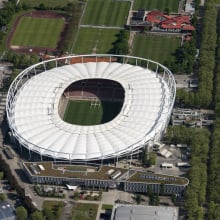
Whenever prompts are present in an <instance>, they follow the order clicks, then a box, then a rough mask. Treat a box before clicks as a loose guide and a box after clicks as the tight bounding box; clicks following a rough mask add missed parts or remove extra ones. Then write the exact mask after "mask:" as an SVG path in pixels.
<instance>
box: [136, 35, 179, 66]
mask: <svg viewBox="0 0 220 220" xmlns="http://www.w3.org/2000/svg"><path fill="white" fill-rule="evenodd" d="M178 46H180V38H176V37H170V36H162V35H161V36H156V35H146V34H137V35H136V36H135V38H134V45H133V50H132V55H133V56H138V57H143V58H147V59H150V60H154V61H158V62H160V63H162V64H163V63H164V61H169V60H174V56H173V55H172V53H174V52H175V50H176V48H177V47H178Z"/></svg>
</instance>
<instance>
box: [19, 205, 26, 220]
mask: <svg viewBox="0 0 220 220" xmlns="http://www.w3.org/2000/svg"><path fill="white" fill-rule="evenodd" d="M16 216H17V218H18V220H26V219H27V216H28V214H27V210H26V209H25V208H24V207H23V206H19V207H17V208H16Z"/></svg>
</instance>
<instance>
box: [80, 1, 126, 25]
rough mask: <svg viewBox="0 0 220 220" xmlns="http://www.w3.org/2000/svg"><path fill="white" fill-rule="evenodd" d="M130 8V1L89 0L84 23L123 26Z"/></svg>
mask: <svg viewBox="0 0 220 220" xmlns="http://www.w3.org/2000/svg"><path fill="white" fill-rule="evenodd" d="M129 9H130V2H128V1H115V0H114V1H112V0H88V2H87V6H86V10H85V13H84V16H83V19H82V24H90V25H106V26H120V27H123V26H124V24H126V21H127V17H128V12H129Z"/></svg>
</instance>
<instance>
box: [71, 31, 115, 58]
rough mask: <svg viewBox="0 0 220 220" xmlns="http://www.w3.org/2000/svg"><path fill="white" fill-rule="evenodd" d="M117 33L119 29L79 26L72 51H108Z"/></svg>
mask: <svg viewBox="0 0 220 220" xmlns="http://www.w3.org/2000/svg"><path fill="white" fill-rule="evenodd" d="M118 33H119V30H112V29H99V28H80V31H79V35H78V37H77V40H76V43H75V47H74V49H73V53H74V54H90V53H100V54H101V53H109V51H110V50H111V49H112V48H113V43H114V42H115V41H116V40H117V36H116V35H117V34H118Z"/></svg>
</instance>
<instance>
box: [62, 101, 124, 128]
mask: <svg viewBox="0 0 220 220" xmlns="http://www.w3.org/2000/svg"><path fill="white" fill-rule="evenodd" d="M121 107H122V103H119V102H100V101H87V100H83V101H81V100H80V101H77V100H69V102H68V104H67V107H66V111H65V114H64V118H63V120H64V121H65V122H67V123H70V124H77V125H98V124H102V123H106V122H108V121H111V120H112V119H113V118H114V117H115V116H116V115H117V114H118V113H119V112H120V110H121Z"/></svg>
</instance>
